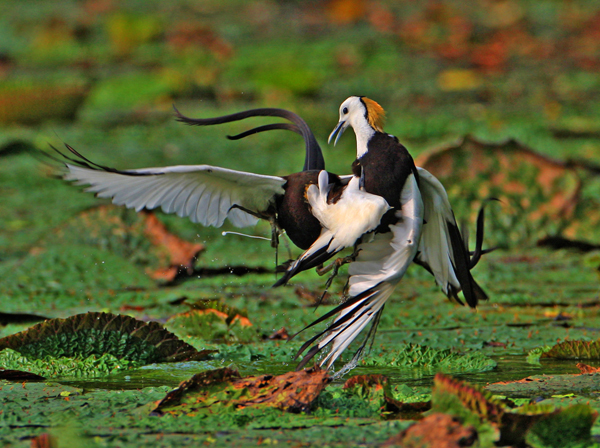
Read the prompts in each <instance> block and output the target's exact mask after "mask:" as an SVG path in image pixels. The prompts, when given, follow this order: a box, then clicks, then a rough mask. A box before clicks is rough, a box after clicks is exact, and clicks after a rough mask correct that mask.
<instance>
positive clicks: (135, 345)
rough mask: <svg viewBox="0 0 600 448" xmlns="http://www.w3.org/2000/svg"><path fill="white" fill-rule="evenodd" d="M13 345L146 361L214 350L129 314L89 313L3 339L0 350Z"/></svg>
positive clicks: (37, 354) (40, 353) (30, 353)
mask: <svg viewBox="0 0 600 448" xmlns="http://www.w3.org/2000/svg"><path fill="white" fill-rule="evenodd" d="M6 348H10V349H13V350H16V351H18V352H19V353H21V354H23V355H25V356H27V357H28V358H33V359H42V358H45V357H53V358H59V357H74V358H80V359H85V358H87V357H89V356H91V355H98V356H102V355H104V354H110V355H112V356H114V357H116V358H118V359H125V360H129V361H135V362H138V363H142V364H148V363H152V362H175V361H184V360H200V359H205V358H206V356H207V355H208V354H209V353H211V351H208V350H204V351H200V352H199V351H197V350H196V349H195V348H194V347H192V346H191V345H189V344H187V343H185V342H183V341H181V340H180V339H178V338H177V337H176V336H175V335H174V334H173V333H170V332H169V331H167V330H165V329H164V328H163V327H162V325H160V324H159V323H157V322H142V321H140V320H136V319H134V318H132V317H129V316H122V315H115V314H109V313H96V312H94V313H85V314H78V315H75V316H71V317H68V318H66V319H51V320H47V321H45V322H42V323H40V324H37V325H34V326H33V327H31V328H29V329H27V330H25V331H22V332H20V333H16V334H13V335H10V336H6V337H4V338H2V339H0V350H3V349H6Z"/></svg>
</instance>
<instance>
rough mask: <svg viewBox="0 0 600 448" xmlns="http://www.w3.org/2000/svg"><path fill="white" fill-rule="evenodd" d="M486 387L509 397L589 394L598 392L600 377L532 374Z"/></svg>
mask: <svg viewBox="0 0 600 448" xmlns="http://www.w3.org/2000/svg"><path fill="white" fill-rule="evenodd" d="M486 389H487V390H489V391H490V392H493V393H494V394H498V395H508V396H510V397H551V396H553V395H564V394H568V393H575V394H578V395H587V396H590V395H592V394H593V395H597V394H598V393H600V378H599V377H598V376H597V375H593V374H592V375H590V374H572V375H534V376H529V377H527V378H523V379H521V380H518V381H508V382H498V383H493V384H488V385H487V386H486Z"/></svg>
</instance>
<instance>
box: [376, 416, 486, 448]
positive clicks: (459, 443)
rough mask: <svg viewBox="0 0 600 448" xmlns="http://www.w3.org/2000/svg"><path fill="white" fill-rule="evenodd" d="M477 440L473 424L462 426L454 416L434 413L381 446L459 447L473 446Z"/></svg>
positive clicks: (410, 447)
mask: <svg viewBox="0 0 600 448" xmlns="http://www.w3.org/2000/svg"><path fill="white" fill-rule="evenodd" d="M477 441H478V435H477V430H476V429H475V428H474V427H473V426H470V425H469V426H463V425H462V424H461V423H460V421H459V419H458V418H456V417H452V416H450V415H447V414H439V413H434V414H431V415H428V416H427V417H425V418H424V419H423V420H421V421H420V422H419V423H416V424H414V425H412V426H410V427H409V428H408V429H405V430H404V431H402V432H401V433H400V434H398V435H397V436H394V437H391V438H389V439H388V440H386V441H385V442H384V443H383V444H382V445H381V446H402V447H407V448H412V447H414V448H417V447H429V446H431V447H436V448H461V447H469V446H474V445H475V444H476V443H477Z"/></svg>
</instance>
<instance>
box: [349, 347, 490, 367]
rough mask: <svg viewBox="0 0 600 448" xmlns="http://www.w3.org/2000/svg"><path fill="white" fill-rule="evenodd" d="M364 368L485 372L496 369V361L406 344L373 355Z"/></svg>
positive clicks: (482, 356)
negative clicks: (397, 348) (399, 347)
mask: <svg viewBox="0 0 600 448" xmlns="http://www.w3.org/2000/svg"><path fill="white" fill-rule="evenodd" d="M360 365H363V366H394V367H400V368H406V369H427V370H431V371H442V372H485V371H488V370H492V369H494V368H495V367H496V365H497V364H496V361H494V360H493V359H491V358H489V357H487V356H485V355H482V354H481V353H469V354H465V355H461V354H459V353H456V352H455V351H452V350H439V349H434V348H431V347H425V346H421V345H418V344H406V345H404V346H403V347H402V348H401V349H399V350H394V351H386V352H380V353H372V354H371V355H370V356H369V357H367V358H364V359H363V360H361V362H360Z"/></svg>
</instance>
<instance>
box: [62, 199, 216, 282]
mask: <svg viewBox="0 0 600 448" xmlns="http://www.w3.org/2000/svg"><path fill="white" fill-rule="evenodd" d="M54 233H55V238H53V239H52V240H51V241H52V244H57V243H60V242H62V241H64V242H66V243H68V244H76V243H82V244H85V245H88V246H95V247H99V248H101V249H105V250H109V251H111V252H113V253H115V254H119V255H122V256H124V257H125V258H126V259H128V260H130V261H132V262H134V263H136V264H139V265H142V266H144V267H145V268H146V272H147V273H148V274H149V275H150V277H152V278H153V279H155V280H163V281H167V282H170V281H173V280H174V279H175V278H176V277H177V276H187V275H190V274H191V273H192V272H193V268H194V266H193V265H194V262H195V260H196V257H197V256H198V254H199V253H200V252H201V251H203V250H204V246H203V245H202V244H198V243H190V242H188V241H185V240H183V239H181V238H179V237H178V236H176V235H173V234H171V233H169V232H168V230H167V228H166V227H165V225H164V224H163V223H162V222H160V221H159V220H158V218H157V217H156V216H155V215H154V214H153V213H152V212H144V213H135V212H134V211H133V210H125V209H123V208H122V207H116V206H114V205H103V206H99V207H95V208H93V209H91V210H87V211H84V212H82V213H80V214H79V215H78V216H76V217H75V218H73V219H71V220H70V221H69V222H67V223H66V224H65V225H62V226H60V227H59V228H58V229H56V230H55V231H54Z"/></svg>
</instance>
